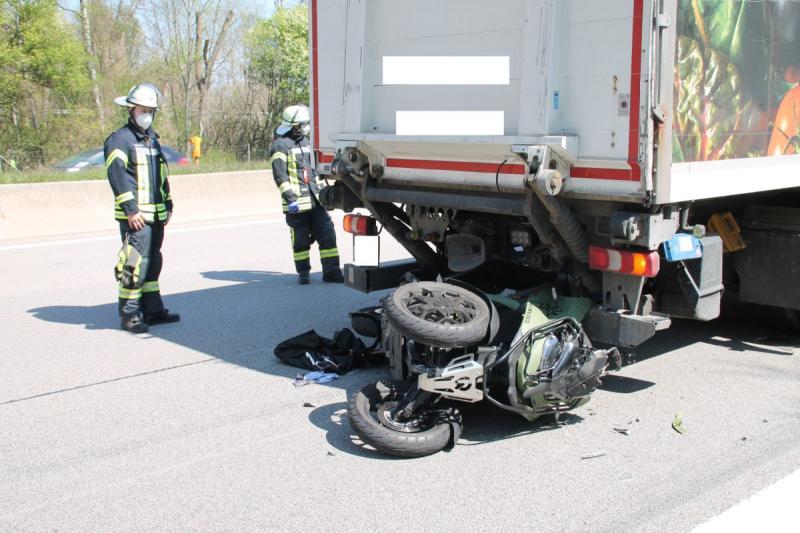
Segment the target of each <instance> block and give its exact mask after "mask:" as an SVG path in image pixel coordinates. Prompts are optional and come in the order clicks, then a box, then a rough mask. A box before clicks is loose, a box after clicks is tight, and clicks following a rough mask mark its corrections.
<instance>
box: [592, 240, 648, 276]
mask: <svg viewBox="0 0 800 533" xmlns="http://www.w3.org/2000/svg"><path fill="white" fill-rule="evenodd" d="M660 267H661V262H660V260H659V257H658V252H649V253H641V252H623V251H621V250H615V249H613V248H603V247H601V246H589V268H590V269H592V270H604V271H606V272H617V273H619V274H630V275H632V276H644V277H647V278H652V277H655V276H656V274H658V270H659V268H660Z"/></svg>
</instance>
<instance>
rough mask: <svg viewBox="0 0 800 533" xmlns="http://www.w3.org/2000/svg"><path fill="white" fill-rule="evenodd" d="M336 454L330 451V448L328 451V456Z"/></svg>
mask: <svg viewBox="0 0 800 533" xmlns="http://www.w3.org/2000/svg"><path fill="white" fill-rule="evenodd" d="M334 455H336V454H335V453H333V452H332V451H330V450H329V451H328V456H329V457H333V456H334Z"/></svg>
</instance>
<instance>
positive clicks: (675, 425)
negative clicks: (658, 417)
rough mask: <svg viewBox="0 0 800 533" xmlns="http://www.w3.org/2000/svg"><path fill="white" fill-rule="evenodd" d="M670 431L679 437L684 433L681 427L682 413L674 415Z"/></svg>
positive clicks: (684, 430)
mask: <svg viewBox="0 0 800 533" xmlns="http://www.w3.org/2000/svg"><path fill="white" fill-rule="evenodd" d="M672 429H674V430H675V431H677V432H678V433H680V434H681V435H683V434H684V433H686V429H685V428H684V427H683V413H678V414H676V415H675V418H674V419H673V420H672Z"/></svg>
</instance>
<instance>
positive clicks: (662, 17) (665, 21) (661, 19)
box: [656, 13, 672, 28]
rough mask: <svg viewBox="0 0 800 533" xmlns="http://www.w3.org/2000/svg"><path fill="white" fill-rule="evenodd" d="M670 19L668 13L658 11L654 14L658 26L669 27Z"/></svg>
mask: <svg viewBox="0 0 800 533" xmlns="http://www.w3.org/2000/svg"><path fill="white" fill-rule="evenodd" d="M671 22H672V21H671V20H670V18H669V15H667V14H665V13H659V14H658V15H656V26H657V27H659V28H669V25H670V23H671Z"/></svg>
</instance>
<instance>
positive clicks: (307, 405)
mask: <svg viewBox="0 0 800 533" xmlns="http://www.w3.org/2000/svg"><path fill="white" fill-rule="evenodd" d="M303 407H316V405H314V404H313V403H308V402H306V403H304V404H303Z"/></svg>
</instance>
